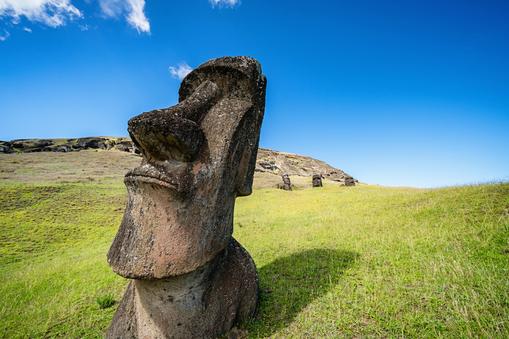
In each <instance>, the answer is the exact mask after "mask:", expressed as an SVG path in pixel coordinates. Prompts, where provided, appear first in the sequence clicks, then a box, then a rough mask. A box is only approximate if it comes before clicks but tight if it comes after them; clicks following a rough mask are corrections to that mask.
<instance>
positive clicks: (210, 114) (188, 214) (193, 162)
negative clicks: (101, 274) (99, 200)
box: [107, 57, 266, 338]
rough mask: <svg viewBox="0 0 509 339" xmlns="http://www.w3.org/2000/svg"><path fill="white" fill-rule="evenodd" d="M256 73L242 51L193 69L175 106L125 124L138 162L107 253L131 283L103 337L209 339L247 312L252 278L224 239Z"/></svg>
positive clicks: (242, 185) (248, 146) (254, 102)
mask: <svg viewBox="0 0 509 339" xmlns="http://www.w3.org/2000/svg"><path fill="white" fill-rule="evenodd" d="M265 86H266V79H265V76H264V75H263V74H262V72H261V66H260V64H259V63H258V62H257V61H256V60H254V59H252V58H248V57H225V58H220V59H215V60H211V61H209V62H206V63H205V64H203V65H201V66H200V67H198V68H197V69H195V70H194V71H193V72H191V73H190V74H189V75H187V76H186V78H185V79H184V80H183V81H182V84H181V86H180V90H179V103H178V104H177V105H175V106H173V107H170V108H165V109H158V110H154V111H150V112H146V113H143V114H141V115H138V116H136V117H134V118H132V119H131V120H129V124H128V131H129V134H130V136H131V138H132V140H133V143H134V144H135V145H136V147H137V149H139V150H140V152H141V154H142V156H143V160H142V163H141V165H140V166H139V167H137V168H135V169H133V170H131V171H129V172H128V173H127V174H126V176H125V184H126V186H127V191H128V201H127V207H126V210H125V213H124V218H123V220H122V223H121V225H120V229H119V231H118V233H117V235H116V237H115V239H114V240H113V244H112V245H111V248H110V251H109V253H108V262H109V264H110V266H111V267H112V268H113V271H115V273H117V274H119V275H121V276H123V277H125V278H129V279H132V280H131V281H130V283H129V286H128V287H127V291H126V292H125V295H124V298H123V299H122V301H121V303H120V305H119V307H118V310H117V312H116V314H115V316H114V318H113V321H112V323H111V325H110V327H109V329H108V332H107V337H108V338H215V337H218V336H220V335H223V334H225V333H226V332H228V331H229V330H230V329H231V328H232V327H233V326H235V325H236V324H238V323H240V322H243V321H246V320H248V319H250V318H251V317H253V316H254V313H255V310H256V307H257V302H258V277H257V273H256V267H255V264H254V262H253V260H252V258H251V256H250V255H249V253H248V252H247V251H246V250H245V249H244V248H243V247H242V246H241V245H240V244H239V243H238V242H237V241H236V240H235V239H234V238H233V237H232V232H233V214H234V213H233V210H234V206H235V198H236V197H237V196H245V195H249V194H251V191H252V184H253V174H254V169H255V163H256V154H257V151H258V142H259V136H260V126H261V123H262V119H263V114H264V109H265Z"/></svg>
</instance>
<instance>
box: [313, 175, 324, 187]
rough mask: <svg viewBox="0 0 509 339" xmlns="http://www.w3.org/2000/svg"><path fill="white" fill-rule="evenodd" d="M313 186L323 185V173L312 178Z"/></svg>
mask: <svg viewBox="0 0 509 339" xmlns="http://www.w3.org/2000/svg"><path fill="white" fill-rule="evenodd" d="M312 184H313V187H322V186H323V184H322V175H321V174H314V175H313V180H312Z"/></svg>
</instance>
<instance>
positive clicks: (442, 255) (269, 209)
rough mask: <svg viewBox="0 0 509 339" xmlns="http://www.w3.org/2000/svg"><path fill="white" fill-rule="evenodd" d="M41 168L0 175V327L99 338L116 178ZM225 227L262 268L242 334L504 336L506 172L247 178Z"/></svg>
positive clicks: (108, 315)
mask: <svg viewBox="0 0 509 339" xmlns="http://www.w3.org/2000/svg"><path fill="white" fill-rule="evenodd" d="M6 159H7V158H2V159H0V161H3V163H4V164H5V163H6V162H7V161H8V160H9V159H14V158H8V159H7V160H6ZM19 159H21V158H19ZM9 161H10V160H9ZM82 165H83V164H82ZM83 166H85V165H83ZM3 168H5V166H4V167H3ZM24 168H25V169H26V168H28V167H24ZM88 170H89V169H88ZM24 175H25V176H26V177H33V176H34V175H37V173H36V172H33V173H25V174H24ZM40 178H42V179H41V180H39V181H38V180H37V179H34V180H17V181H16V180H8V178H7V176H6V177H4V180H2V181H1V182H0V228H1V232H0V320H1V321H0V334H1V335H3V336H4V337H6V338H15V337H73V338H76V337H101V336H102V335H103V333H104V331H105V330H106V328H107V326H108V324H109V322H110V321H111V319H112V316H113V313H114V312H115V309H116V307H117V305H118V301H119V299H120V298H121V296H122V294H123V289H124V288H125V286H126V284H127V281H126V280H125V279H122V278H120V277H118V276H116V275H115V274H113V273H112V272H111V270H110V268H109V267H108V265H107V263H106V252H107V250H108V248H109V245H110V243H111V241H112V239H113V237H114V235H115V233H116V231H117V228H118V226H119V224H120V220H121V217H122V213H123V209H124V204H125V199H126V196H125V195H126V192H125V189H124V186H123V184H122V181H121V179H120V177H119V178H117V177H115V178H108V179H105V180H98V179H94V180H83V181H79V180H75V181H74V182H59V181H58V180H53V179H52V180H46V181H45V180H43V176H41V177H40ZM234 236H235V237H236V238H237V239H238V240H239V241H240V242H241V243H242V244H243V245H244V246H245V247H246V248H247V249H248V251H249V252H250V253H251V255H252V256H253V258H254V260H255V262H256V264H257V267H258V272H259V276H260V287H261V304H260V309H259V313H258V316H257V318H256V319H255V320H253V321H252V322H251V323H247V324H244V325H243V329H245V330H246V331H247V333H248V334H249V336H250V337H255V338H256V337H268V336H274V337H308V338H317V337H359V336H361V337H365V336H377V337H437V336H442V337H489V338H494V337H500V338H503V337H508V336H509V279H508V277H509V184H492V185H479V186H468V187H457V188H445V189H435V190H418V189H409V188H384V187H376V186H367V185H366V186H357V187H340V186H336V185H331V184H328V185H326V186H325V187H323V188H319V189H301V190H296V191H293V192H285V191H280V190H276V189H270V188H264V189H256V190H255V191H254V193H253V194H252V195H251V196H249V197H244V198H239V199H237V205H236V213H235V234H234ZM110 295H112V296H113V298H114V299H115V300H116V301H117V303H116V304H115V305H113V307H108V308H101V307H100V306H99V303H98V302H97V299H98V298H103V299H104V298H106V299H108V296H110Z"/></svg>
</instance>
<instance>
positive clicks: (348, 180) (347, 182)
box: [345, 176, 355, 186]
mask: <svg viewBox="0 0 509 339" xmlns="http://www.w3.org/2000/svg"><path fill="white" fill-rule="evenodd" d="M345 186H355V179H354V178H352V177H350V176H347V177H345Z"/></svg>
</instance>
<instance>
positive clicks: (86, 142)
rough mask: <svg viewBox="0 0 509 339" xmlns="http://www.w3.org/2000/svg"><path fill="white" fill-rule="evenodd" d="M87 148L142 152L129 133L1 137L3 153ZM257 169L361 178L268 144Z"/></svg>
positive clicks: (261, 151) (344, 180)
mask: <svg viewBox="0 0 509 339" xmlns="http://www.w3.org/2000/svg"><path fill="white" fill-rule="evenodd" d="M85 149H103V150H118V151H122V152H129V153H135V154H139V151H138V149H137V148H136V146H135V145H134V144H133V142H132V141H131V140H130V139H129V138H126V137H86V138H58V139H16V140H11V141H0V153H32V152H77V151H80V150H85ZM255 171H257V172H264V173H270V174H275V175H282V174H289V175H296V176H302V177H311V176H313V175H314V174H320V175H322V177H323V178H325V179H329V180H332V181H336V182H338V183H342V184H344V185H348V186H351V185H355V183H356V182H358V181H357V180H356V179H354V178H353V177H352V176H351V175H349V174H347V173H346V172H344V171H343V170H341V169H339V168H335V167H332V166H331V165H329V164H327V163H326V162H324V161H322V160H318V159H314V158H312V157H310V156H304V155H299V154H294V153H289V152H281V151H275V150H271V149H266V148H259V150H258V157H257V160H256V168H255Z"/></svg>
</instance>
